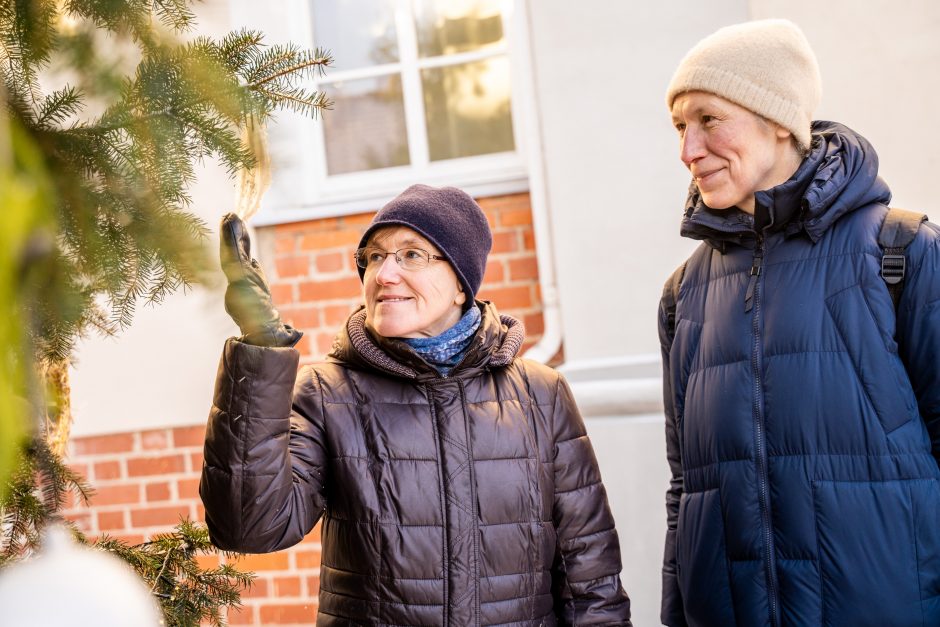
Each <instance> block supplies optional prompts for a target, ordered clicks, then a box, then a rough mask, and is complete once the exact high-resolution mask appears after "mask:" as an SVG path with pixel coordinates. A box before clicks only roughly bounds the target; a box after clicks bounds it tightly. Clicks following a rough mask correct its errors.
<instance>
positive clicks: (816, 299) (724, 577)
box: [660, 122, 940, 627]
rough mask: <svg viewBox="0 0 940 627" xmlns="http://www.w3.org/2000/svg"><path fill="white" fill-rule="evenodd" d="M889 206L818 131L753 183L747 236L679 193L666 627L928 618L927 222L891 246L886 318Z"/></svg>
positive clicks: (862, 149)
mask: <svg viewBox="0 0 940 627" xmlns="http://www.w3.org/2000/svg"><path fill="white" fill-rule="evenodd" d="M889 200H890V192H889V190H888V187H887V185H886V184H885V183H884V182H883V181H882V180H881V179H879V178H878V160H877V156H876V155H875V152H874V150H873V149H872V147H871V146H870V145H869V143H868V142H867V141H866V140H865V139H864V138H862V137H860V136H859V135H857V134H855V133H854V132H853V131H851V130H849V129H848V128H846V127H844V126H841V125H838V124H834V123H830V122H817V123H816V124H815V125H814V143H813V149H812V151H811V154H810V155H809V156H808V157H807V158H806V159H805V160H804V161H803V163H802V165H801V166H800V168H799V169H798V170H797V172H796V173H795V174H794V175H793V177H792V178H791V179H790V180H789V181H787V182H786V183H784V184H782V185H780V186H778V187H776V188H773V189H771V190H768V191H764V192H759V193H758V194H757V196H756V201H757V205H758V212H757V213H758V215H761V214H762V213H763V215H766V216H769V225H768V226H766V227H765V228H763V229H761V231H760V233H757V232H755V228H754V219H753V217H752V216H748V215H745V214H743V213H741V212H739V211H737V210H726V211H712V210H711V209H709V208H707V207H706V206H704V205H703V204H702V202H701V200H700V198H699V196H698V194H697V192H696V190H695V189H694V187H693V189H692V191H691V193H690V196H689V203H688V205H687V210H686V214H685V218H684V220H683V224H682V232H683V235H685V236H687V237H692V238H696V239H702V240H704V242H703V244H702V245H701V246H700V247H699V248H698V249H697V250H696V252H695V253H694V254H693V255H692V256H691V257H690V258H689V260H688V265H687V269H686V272H685V277H684V279H683V281H682V283H681V288H680V291H679V298H678V306H677V309H676V324H675V335H674V339H673V338H670V337H669V334H668V333H667V330H666V329H667V327H666V320H665V312H664V308H663V307H662V306H661V307H660V338H661V341H662V346H663V363H664V392H665V405H666V439H667V448H668V458H669V463H670V466H671V469H672V474H673V479H672V482H671V485H670V489H669V491H668V493H667V510H668V533H667V540H666V554H665V560H664V567H663V607H662V620H663V622H664V623H665V624H667V625H690V626H706V625H708V626H710V625H716V626H718V625H720V626H722V627H727V626H733V625H747V626H752V625H774V626H777V625H839V626H843V625H845V626H849V625H850V626H852V627H859V626H862V625H878V626H886V625H905V626H906V625H940V470H938V463H937V459H938V458H940V229H938V228H937V227H936V226H934V225H933V224H930V223H927V224H925V225H923V226H922V227H921V228H920V231H919V233H918V235H917V238H916V239H915V241H914V242H913V243H912V244H911V245H910V246H909V247H908V249H907V257H908V264H909V265H908V271H907V279H906V283H905V287H904V294H903V296H902V299H901V302H900V305H899V308H898V310H897V314H895V309H894V306H893V304H892V302H891V298H890V296H889V294H888V291H887V288H886V286H885V284H884V281H883V280H882V279H881V277H880V274H879V272H880V259H881V254H882V251H881V249H880V248H879V246H878V243H877V235H878V230H879V228H880V226H881V223H882V220H883V218H884V215H885V213H886V211H887V203H888V201H889ZM755 259H757V260H758V261H756V262H755ZM755 266H759V272H757V271H755V272H752V267H755Z"/></svg>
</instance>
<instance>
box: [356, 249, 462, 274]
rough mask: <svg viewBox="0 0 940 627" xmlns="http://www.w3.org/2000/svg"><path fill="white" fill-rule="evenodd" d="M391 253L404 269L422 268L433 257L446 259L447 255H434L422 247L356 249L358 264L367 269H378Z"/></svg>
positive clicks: (426, 265) (425, 266)
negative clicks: (391, 249) (387, 249)
mask: <svg viewBox="0 0 940 627" xmlns="http://www.w3.org/2000/svg"><path fill="white" fill-rule="evenodd" d="M389 255H395V261H396V262H397V263H398V266H399V267H400V268H401V269H402V270H421V269H422V268H427V267H428V264H430V263H431V260H432V259H441V260H445V261H446V257H441V256H440V255H432V254H431V253H429V252H428V251H426V250H422V249H420V248H399V249H398V250H393V251H389V252H386V251H384V250H382V249H381V248H373V247H367V248H360V249H359V250H357V251H356V254H355V257H356V265H357V266H359V267H360V268H364V269H366V270H377V269H378V268H379V267H380V266H381V265H382V264H383V263H385V258H386V257H388V256H389Z"/></svg>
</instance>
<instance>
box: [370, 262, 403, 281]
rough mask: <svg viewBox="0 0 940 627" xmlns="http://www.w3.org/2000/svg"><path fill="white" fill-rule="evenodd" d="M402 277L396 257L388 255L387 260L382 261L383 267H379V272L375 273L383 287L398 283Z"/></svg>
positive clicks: (376, 278)
mask: <svg viewBox="0 0 940 627" xmlns="http://www.w3.org/2000/svg"><path fill="white" fill-rule="evenodd" d="M400 277H401V267H400V266H399V265H398V261H397V260H396V259H395V255H393V254H388V255H386V256H385V259H384V260H383V261H382V265H380V266H379V269H378V271H377V272H376V273H375V280H376V281H378V282H379V283H380V284H381V285H387V284H389V283H397V282H398V280H399V278H400Z"/></svg>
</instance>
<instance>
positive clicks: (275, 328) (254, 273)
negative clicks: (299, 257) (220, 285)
mask: <svg viewBox="0 0 940 627" xmlns="http://www.w3.org/2000/svg"><path fill="white" fill-rule="evenodd" d="M219 234H220V239H221V241H220V242H219V256H220V258H221V260H222V271H223V272H225V277H226V278H227V279H228V288H227V289H226V290H225V311H227V312H228V315H230V316H231V317H232V320H234V321H235V324H237V325H238V328H239V329H241V332H242V333H243V335H242V336H241V337H240V338H239V340H241V341H242V342H245V343H246V344H254V345H255V346H293V345H294V344H296V343H297V341H298V340H300V338H301V336H302V335H303V333H301V332H300V331H298V330H297V329H294V328H292V327H290V326H289V325H286V324H282V323H281V316H280V314H278V312H277V309H275V308H274V303H273V302H272V301H271V289H270V288H269V287H268V282H267V280H266V279H265V278H264V271H263V270H262V269H261V264H259V263H258V262H257V261H256V260H254V259H252V258H251V239H250V238H249V237H248V229H247V228H246V227H245V223H244V222H242V220H241V218H239V217H238V216H237V215H235V214H234V213H227V214H225V215H224V216H223V217H222V227H221V229H220V232H219Z"/></svg>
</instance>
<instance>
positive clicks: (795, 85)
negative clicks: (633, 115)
mask: <svg viewBox="0 0 940 627" xmlns="http://www.w3.org/2000/svg"><path fill="white" fill-rule="evenodd" d="M686 91H707V92H709V93H712V94H715V95H718V96H721V97H722V98H725V99H727V100H730V101H731V102H734V103H736V104H739V105H741V106H742V107H744V108H746V109H749V110H751V111H753V112H754V113H757V114H758V115H761V116H763V117H765V118H767V119H768V120H772V121H774V122H776V123H777V124H779V125H780V126H782V127H784V128H786V129H788V130H789V131H790V132H791V133H793V136H794V137H795V138H796V140H797V141H798V142H799V143H800V145H801V146H803V147H804V148H808V147H809V145H810V124H811V122H812V120H813V111H814V110H815V109H816V106H817V105H818V104H819V98H820V95H821V93H822V84H821V82H820V78H819V66H818V65H817V64H816V55H814V54H813V51H812V49H811V48H810V47H809V42H808V41H806V37H805V36H804V35H803V32H802V31H801V30H800V29H799V27H798V26H797V25H796V24H794V23H793V22H790V21H789V20H780V19H773V20H758V21H754V22H744V23H743V24H735V25H733V26H726V27H724V28H721V29H719V30H717V31H715V32H714V33H712V34H711V35H709V36H708V37H706V38H705V39H703V40H702V41H700V42H698V43H697V44H695V46H694V47H693V48H692V49H691V50H689V52H688V53H687V54H686V55H685V57H684V58H683V59H682V61H681V62H680V63H679V67H678V68H677V69H676V73H675V74H674V75H673V77H672V81H670V83H669V89H668V90H667V91H666V106H667V107H669V109H670V110H671V109H672V103H673V101H674V100H675V99H676V96H678V95H679V94H681V93H683V92H686Z"/></svg>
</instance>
